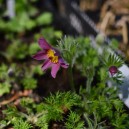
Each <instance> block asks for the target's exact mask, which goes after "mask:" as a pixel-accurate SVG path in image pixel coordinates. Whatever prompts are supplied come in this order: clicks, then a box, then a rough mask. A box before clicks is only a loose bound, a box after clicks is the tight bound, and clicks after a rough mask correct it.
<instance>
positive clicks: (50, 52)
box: [47, 49, 55, 58]
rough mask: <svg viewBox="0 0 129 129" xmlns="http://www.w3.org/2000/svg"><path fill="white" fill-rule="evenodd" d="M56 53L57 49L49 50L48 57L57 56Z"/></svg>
mask: <svg viewBox="0 0 129 129" xmlns="http://www.w3.org/2000/svg"><path fill="white" fill-rule="evenodd" d="M54 54H55V51H53V50H52V49H50V50H48V51H47V56H48V58H53V57H54V56H55V55H54Z"/></svg>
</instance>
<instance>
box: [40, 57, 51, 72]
mask: <svg viewBox="0 0 129 129" xmlns="http://www.w3.org/2000/svg"><path fill="white" fill-rule="evenodd" d="M51 66H52V63H51V61H50V60H49V59H48V60H46V61H45V62H44V64H43V65H42V70H43V71H45V70H46V69H48V68H50V67H51Z"/></svg>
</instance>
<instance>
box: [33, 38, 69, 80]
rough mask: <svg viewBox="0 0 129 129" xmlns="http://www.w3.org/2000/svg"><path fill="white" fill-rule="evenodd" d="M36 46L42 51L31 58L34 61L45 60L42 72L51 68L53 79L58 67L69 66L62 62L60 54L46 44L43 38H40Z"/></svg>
mask: <svg viewBox="0 0 129 129" xmlns="http://www.w3.org/2000/svg"><path fill="white" fill-rule="evenodd" d="M38 44H39V46H40V47H41V48H42V50H41V51H39V52H38V53H37V54H35V55H34V56H33V58H34V59H36V60H45V61H44V63H43V65H42V70H43V71H45V70H47V69H48V68H51V75H52V77H53V78H55V77H56V74H57V72H58V70H59V69H60V67H63V68H68V66H69V65H68V64H67V63H66V62H65V61H64V60H63V58H62V57H61V54H60V52H59V51H58V50H57V49H55V48H53V47H52V46H51V45H50V44H48V42H47V41H46V40H45V39H44V38H40V39H39V40H38Z"/></svg>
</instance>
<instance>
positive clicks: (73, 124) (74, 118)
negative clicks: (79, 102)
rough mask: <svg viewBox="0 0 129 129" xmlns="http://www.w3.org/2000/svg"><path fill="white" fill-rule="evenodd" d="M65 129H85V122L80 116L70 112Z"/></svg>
mask: <svg viewBox="0 0 129 129" xmlns="http://www.w3.org/2000/svg"><path fill="white" fill-rule="evenodd" d="M65 127H66V129H84V122H83V121H81V117H80V116H79V115H78V114H76V113H75V112H70V114H69V116H68V118H67V121H66V123H65Z"/></svg>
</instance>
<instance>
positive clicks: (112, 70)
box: [109, 66, 118, 76]
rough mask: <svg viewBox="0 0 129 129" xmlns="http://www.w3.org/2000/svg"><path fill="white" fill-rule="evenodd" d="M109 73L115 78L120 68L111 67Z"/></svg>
mask: <svg viewBox="0 0 129 129" xmlns="http://www.w3.org/2000/svg"><path fill="white" fill-rule="evenodd" d="M109 72H110V74H111V76H113V75H114V74H116V73H117V72H118V68H117V67H116V66H111V67H110V68H109Z"/></svg>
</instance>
